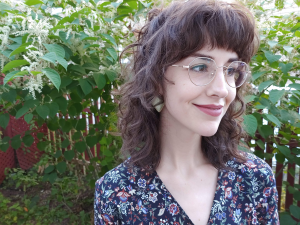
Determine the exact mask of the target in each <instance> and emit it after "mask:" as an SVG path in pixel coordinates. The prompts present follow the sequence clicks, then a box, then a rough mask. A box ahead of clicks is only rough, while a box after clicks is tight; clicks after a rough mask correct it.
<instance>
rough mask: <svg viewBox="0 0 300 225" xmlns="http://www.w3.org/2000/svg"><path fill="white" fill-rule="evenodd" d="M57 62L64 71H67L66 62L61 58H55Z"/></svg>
mask: <svg viewBox="0 0 300 225" xmlns="http://www.w3.org/2000/svg"><path fill="white" fill-rule="evenodd" d="M57 62H58V63H59V64H60V65H62V66H63V67H64V68H65V69H66V70H68V62H67V61H66V60H65V59H64V58H62V57H59V56H58V57H57Z"/></svg>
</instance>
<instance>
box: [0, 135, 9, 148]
mask: <svg viewBox="0 0 300 225" xmlns="http://www.w3.org/2000/svg"><path fill="white" fill-rule="evenodd" d="M9 140H10V138H9V137H8V136H6V137H4V138H3V139H2V144H0V150H1V151H2V152H6V151H7V149H8V148H9Z"/></svg>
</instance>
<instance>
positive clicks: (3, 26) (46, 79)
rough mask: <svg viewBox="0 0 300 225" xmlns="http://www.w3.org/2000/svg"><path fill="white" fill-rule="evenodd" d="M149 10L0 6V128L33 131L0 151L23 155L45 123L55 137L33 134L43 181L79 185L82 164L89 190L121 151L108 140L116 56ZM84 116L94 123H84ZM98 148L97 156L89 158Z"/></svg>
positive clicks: (59, 3) (70, 4) (142, 6)
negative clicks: (17, 123)
mask: <svg viewBox="0 0 300 225" xmlns="http://www.w3.org/2000/svg"><path fill="white" fill-rule="evenodd" d="M150 5H151V3H148V2H147V1H140V0H138V1H137V0H124V1H123V2H112V1H100V0H51V1H49V0H43V1H41V0H26V1H25V0H24V1H22V0H20V1H11V0H1V2H0V71H1V73H0V74H1V76H0V82H1V83H0V105H1V108H2V110H1V112H0V126H1V127H2V128H4V129H5V128H6V127H7V125H8V123H9V120H10V118H11V117H10V116H12V117H14V118H16V119H18V118H21V117H24V120H25V121H26V122H27V123H28V124H29V125H30V130H29V131H26V132H24V133H23V134H19V135H16V136H15V137H12V138H10V137H3V138H1V137H0V150H1V151H4V152H5V151H6V150H7V149H8V148H9V146H11V147H12V148H14V149H19V148H22V149H24V150H25V151H27V149H28V148H29V147H30V146H32V144H33V143H34V139H33V137H32V136H31V133H32V132H37V130H38V128H39V127H40V126H42V125H43V124H46V125H47V128H48V129H49V130H50V133H51V134H50V133H49V137H50V135H51V136H52V138H48V134H43V133H38V134H37V137H38V139H39V141H38V143H37V147H38V148H39V149H40V150H41V151H43V152H45V155H44V156H43V157H42V159H41V160H40V161H39V163H38V164H37V166H38V168H39V171H44V175H43V181H50V183H52V184H58V183H59V182H60V181H61V179H62V177H63V176H67V174H70V173H71V174H73V175H72V176H75V178H76V179H79V180H80V179H81V178H80V174H82V173H83V170H82V169H83V166H84V173H85V174H86V176H85V177H84V182H82V183H87V184H90V186H91V187H92V188H94V184H95V180H96V179H98V178H99V177H101V176H102V175H103V174H104V173H105V172H106V171H108V170H109V169H111V168H113V167H114V165H115V161H116V157H115V156H116V155H118V150H119V148H120V145H121V140H120V137H116V136H112V135H111V132H113V131H115V130H116V129H115V123H116V121H117V117H116V113H115V111H116V110H115V106H116V103H115V102H114V99H113V96H111V95H110V92H111V90H112V89H114V88H117V87H118V85H119V84H120V80H119V79H117V77H118V74H119V72H120V66H119V62H118V60H119V52H120V51H121V50H122V48H123V46H125V45H127V44H128V43H131V42H133V39H134V35H133V33H132V32H131V29H132V27H133V25H134V24H135V23H137V22H139V19H141V18H143V17H144V16H145V13H146V12H147V10H148V8H149V6H150ZM85 109H88V110H85ZM88 115H89V116H91V115H92V117H93V118H94V119H95V120H96V121H94V122H90V121H87V120H86V118H85V117H87V116H88ZM88 123H89V124H88ZM97 144H101V151H100V153H97V152H95V153H93V152H92V147H94V146H95V145H97ZM85 153H87V155H88V156H89V162H87V161H86V160H85ZM95 155H96V156H95ZM100 159H101V160H100ZM72 179H73V178H72ZM82 179H83V178H82ZM78 182H79V181H78ZM77 200H78V198H77ZM92 200H93V198H90V199H89V201H92ZM90 203H91V202H90Z"/></svg>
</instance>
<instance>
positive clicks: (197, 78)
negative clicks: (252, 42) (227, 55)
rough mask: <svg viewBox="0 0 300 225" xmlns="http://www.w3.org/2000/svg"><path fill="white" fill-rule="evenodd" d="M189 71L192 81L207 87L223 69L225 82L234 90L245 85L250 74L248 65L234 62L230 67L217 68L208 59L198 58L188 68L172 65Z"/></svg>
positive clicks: (214, 63)
mask: <svg viewBox="0 0 300 225" xmlns="http://www.w3.org/2000/svg"><path fill="white" fill-rule="evenodd" d="M172 66H175V67H182V68H185V69H188V74H189V78H190V81H191V82H192V83H193V84H194V85H196V86H206V85H208V84H209V83H210V82H212V81H213V79H214V78H215V75H216V70H217V69H219V68H223V71H224V75H225V80H226V82H227V84H228V85H229V86H230V87H232V88H238V87H240V86H242V85H243V84H244V82H245V81H246V79H247V76H248V73H250V70H249V67H248V65H247V63H245V62H243V61H233V62H231V63H230V64H229V65H228V66H219V67H218V66H217V64H216V62H215V61H214V60H213V59H211V58H207V57H197V58H195V59H193V60H192V61H191V62H190V63H189V65H188V66H184V65H183V66H181V65H172Z"/></svg>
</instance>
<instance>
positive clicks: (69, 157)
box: [64, 150, 75, 161]
mask: <svg viewBox="0 0 300 225" xmlns="http://www.w3.org/2000/svg"><path fill="white" fill-rule="evenodd" d="M74 156H75V153H74V151H73V150H70V151H65V152H64V157H65V159H66V160H68V161H70V160H72V159H73V158H74Z"/></svg>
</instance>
